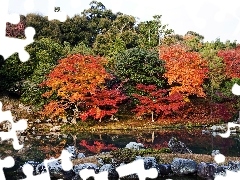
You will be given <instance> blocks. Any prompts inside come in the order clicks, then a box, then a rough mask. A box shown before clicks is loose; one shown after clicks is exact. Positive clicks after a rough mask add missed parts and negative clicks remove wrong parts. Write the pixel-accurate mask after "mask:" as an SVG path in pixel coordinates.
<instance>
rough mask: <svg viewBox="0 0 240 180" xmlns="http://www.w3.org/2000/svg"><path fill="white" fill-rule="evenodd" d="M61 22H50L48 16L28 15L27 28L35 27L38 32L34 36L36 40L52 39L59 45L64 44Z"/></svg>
mask: <svg viewBox="0 0 240 180" xmlns="http://www.w3.org/2000/svg"><path fill="white" fill-rule="evenodd" d="M60 24H61V22H60V21H58V20H52V21H49V20H48V18H47V17H46V16H42V15H40V14H33V13H30V14H27V16H26V26H27V27H28V26H30V27H33V28H34V29H35V31H36V34H35V36H34V39H35V40H40V39H41V38H44V37H45V38H51V39H53V40H55V41H56V42H58V43H61V42H62V33H61V30H60Z"/></svg>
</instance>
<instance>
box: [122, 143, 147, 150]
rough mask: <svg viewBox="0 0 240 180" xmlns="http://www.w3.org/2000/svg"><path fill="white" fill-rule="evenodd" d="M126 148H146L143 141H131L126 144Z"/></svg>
mask: <svg viewBox="0 0 240 180" xmlns="http://www.w3.org/2000/svg"><path fill="white" fill-rule="evenodd" d="M125 148H127V149H135V150H140V149H144V145H143V144H142V143H136V142H130V143H128V144H127V145H126V147H125Z"/></svg>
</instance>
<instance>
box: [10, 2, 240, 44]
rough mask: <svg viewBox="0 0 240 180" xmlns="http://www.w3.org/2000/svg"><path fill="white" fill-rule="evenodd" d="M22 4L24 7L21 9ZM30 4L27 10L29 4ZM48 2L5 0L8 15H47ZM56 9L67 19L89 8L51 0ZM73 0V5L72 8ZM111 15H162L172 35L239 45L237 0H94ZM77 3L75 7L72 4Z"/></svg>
mask: <svg viewBox="0 0 240 180" xmlns="http://www.w3.org/2000/svg"><path fill="white" fill-rule="evenodd" d="M25 1H27V2H28V7H25V6H24V4H25ZM31 1H32V2H34V3H33V6H32V9H31V10H26V8H28V9H29V8H30V2H31ZM49 1H50V0H9V13H19V14H24V15H25V14H26V13H29V12H38V13H41V14H43V15H47V14H48V5H49ZM55 1H56V6H59V7H60V8H61V11H62V12H66V13H67V14H68V15H69V16H70V17H71V16H73V15H74V14H79V13H81V12H82V11H83V10H84V9H87V8H89V7H90V6H89V3H90V2H91V0H55ZM74 1H75V4H74V5H72V4H73V3H72V2H74ZM98 1H100V2H102V3H103V4H104V5H105V6H106V8H107V9H111V10H112V11H113V12H122V13H125V14H128V15H133V16H135V17H138V18H139V20H140V21H145V20H151V19H152V16H153V15H162V22H163V24H168V25H169V28H172V29H173V30H174V31H175V33H177V34H181V35H184V34H185V33H186V32H187V31H195V32H197V33H199V34H201V35H203V36H204V37H205V41H212V40H215V39H216V38H220V39H221V41H226V40H231V41H234V40H237V42H238V43H239V42H240V1H238V0H227V1H226V0H142V1H141V0H98ZM76 2H77V4H76Z"/></svg>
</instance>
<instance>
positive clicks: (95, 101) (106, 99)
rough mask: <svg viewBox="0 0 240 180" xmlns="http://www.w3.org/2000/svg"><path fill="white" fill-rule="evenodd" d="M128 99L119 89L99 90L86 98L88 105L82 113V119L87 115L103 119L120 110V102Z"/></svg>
mask: <svg viewBox="0 0 240 180" xmlns="http://www.w3.org/2000/svg"><path fill="white" fill-rule="evenodd" d="M125 99H126V96H124V95H122V94H121V92H120V91H119V90H117V89H113V90H108V89H101V90H97V91H96V93H95V94H92V96H91V97H89V98H87V99H86V103H85V105H86V106H87V107H88V108H87V109H86V111H85V112H84V113H83V114H81V115H80V116H81V119H83V120H85V119H86V118H87V117H90V116H91V117H93V118H94V119H102V118H103V117H105V116H107V115H109V116H110V115H113V114H115V113H116V112H117V111H118V104H119V103H121V102H122V101H123V100H125Z"/></svg>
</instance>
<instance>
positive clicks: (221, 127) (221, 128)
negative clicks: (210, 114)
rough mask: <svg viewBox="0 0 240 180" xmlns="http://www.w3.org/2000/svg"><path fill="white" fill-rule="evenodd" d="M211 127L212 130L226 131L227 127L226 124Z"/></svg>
mask: <svg viewBox="0 0 240 180" xmlns="http://www.w3.org/2000/svg"><path fill="white" fill-rule="evenodd" d="M210 129H211V130H212V131H221V132H222V131H226V130H227V128H226V127H225V126H216V125H213V126H212V127H210Z"/></svg>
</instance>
